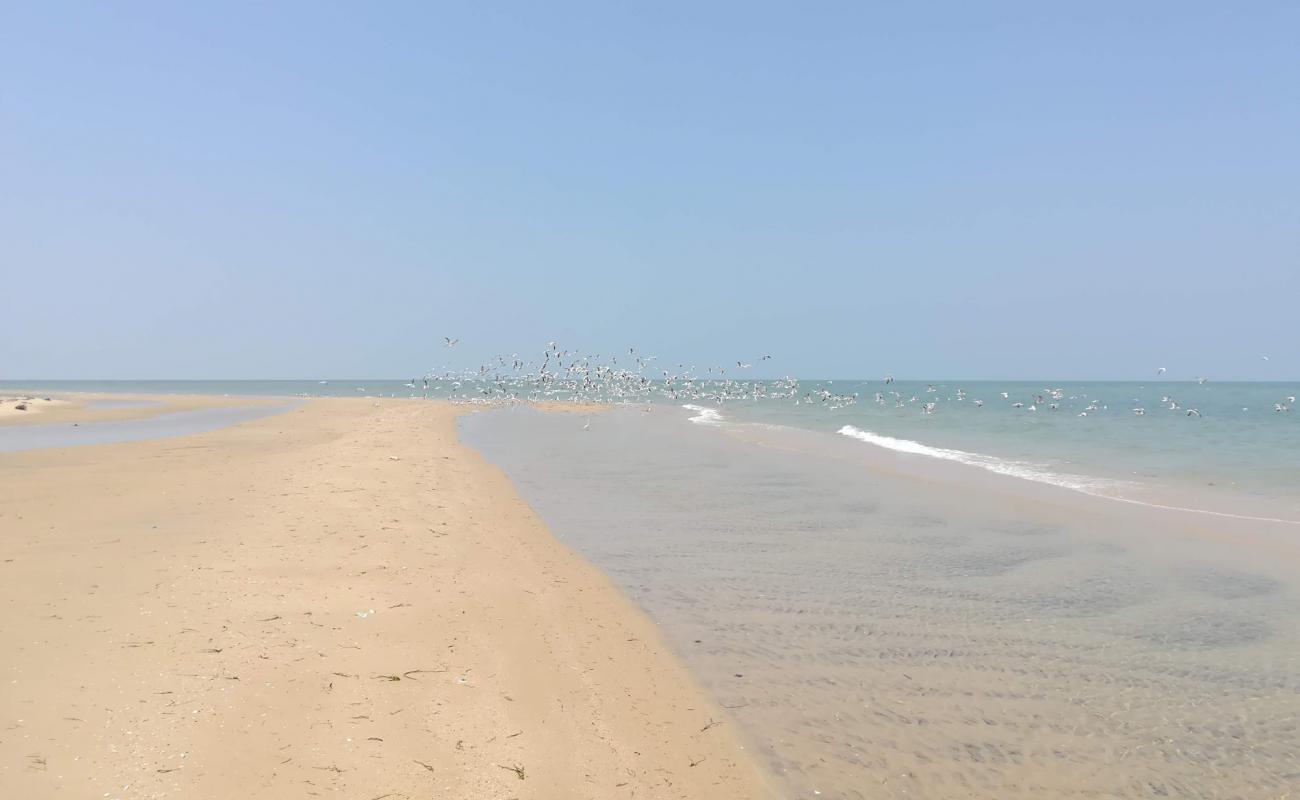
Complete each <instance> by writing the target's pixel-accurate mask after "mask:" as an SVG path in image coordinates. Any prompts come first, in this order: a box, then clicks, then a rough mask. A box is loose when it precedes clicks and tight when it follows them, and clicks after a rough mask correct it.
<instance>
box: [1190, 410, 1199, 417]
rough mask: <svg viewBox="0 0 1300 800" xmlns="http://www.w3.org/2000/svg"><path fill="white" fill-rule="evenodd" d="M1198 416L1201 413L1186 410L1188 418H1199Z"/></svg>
mask: <svg viewBox="0 0 1300 800" xmlns="http://www.w3.org/2000/svg"><path fill="white" fill-rule="evenodd" d="M1200 415H1201V412H1199V411H1197V410H1196V409H1194V408H1189V409H1187V416H1189V417H1199V416H1200Z"/></svg>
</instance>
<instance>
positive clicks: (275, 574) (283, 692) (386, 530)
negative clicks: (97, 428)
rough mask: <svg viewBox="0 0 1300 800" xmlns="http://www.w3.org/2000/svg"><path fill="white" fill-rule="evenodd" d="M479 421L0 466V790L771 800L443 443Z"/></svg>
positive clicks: (423, 410) (333, 418)
mask: <svg viewBox="0 0 1300 800" xmlns="http://www.w3.org/2000/svg"><path fill="white" fill-rule="evenodd" d="M212 400H216V401H220V402H225V401H226V400H228V399H227V398H209V401H212ZM87 410H89V409H87ZM102 410H104V411H109V410H115V411H119V412H121V411H125V410H127V409H102ZM132 410H133V411H138V410H139V409H132ZM472 410H473V408H472V407H455V406H452V405H450V404H447V403H437V402H429V403H408V402H404V401H401V400H391V399H384V400H376V399H374V398H371V397H367V398H365V399H321V400H310V401H308V402H306V403H305V404H304V405H303V406H301V407H299V408H298V409H296V410H293V411H288V412H285V413H282V414H277V415H274V416H270V417H264V418H262V419H259V420H256V421H252V422H247V423H243V424H239V425H235V426H232V427H227V428H221V429H219V430H214V431H210V432H207V433H201V434H194V435H189V436H185V437H180V438H169V439H156V440H148V441H137V442H131V443H123V444H111V445H96V446H86V447H72V448H65V449H50V450H30V451H23V452H15V453H9V454H4V455H0V479H2V480H3V488H0V524H2V525H3V527H4V529H5V530H6V534H7V535H6V536H5V537H4V538H3V539H0V575H3V576H4V578H5V579H4V580H3V581H0V599H2V600H3V602H4V604H5V607H6V610H7V614H6V617H5V620H4V621H3V622H0V641H3V642H4V644H5V646H4V647H3V648H0V654H2V655H0V678H3V679H4V680H3V681H0V701H2V702H0V707H3V708H4V709H6V710H7V712H8V714H7V715H8V716H10V717H11V718H10V719H7V720H6V725H5V726H4V727H5V730H4V731H3V732H2V733H0V786H4V787H6V792H12V793H14V794H15V795H16V796H31V797H36V796H52V795H63V794H77V795H81V794H84V795H87V796H89V795H90V794H91V793H92V792H93V796H96V797H101V796H103V797H162V796H267V795H268V794H277V793H280V794H285V793H289V794H302V793H305V792H307V791H341V792H346V793H349V794H350V795H357V796H360V795H363V794H364V795H365V796H377V795H384V794H385V793H396V794H397V795H398V796H400V795H401V794H403V793H405V794H409V795H410V796H428V795H429V794H431V793H433V794H441V795H446V796H466V797H477V796H502V797H506V796H518V797H521V798H523V797H592V798H601V797H632V796H636V797H664V798H669V797H710V798H713V797H720V798H728V797H733V798H750V797H765V796H773V790H772V785H771V783H770V782H769V779H770V776H768V775H767V774H766V772H765V771H764V770H763V769H762V768H761V767H760V766H759V765H758V764H757V763H756V762H755V759H754V756H753V754H752V753H751V752H749V751H747V750H746V749H745V746H744V742H743V740H742V738H741V737H740V735H739V733H738V732H737V731H736V730H735V726H733V725H727V724H722V725H718V724H716V723H717V722H718V721H725V720H727V719H728V716H727V714H726V712H725V711H723V710H721V709H720V708H719V707H718V706H717V705H716V703H714V702H713V701H712V700H711V699H709V698H708V696H707V695H706V694H705V692H704V691H703V690H702V689H701V688H700V687H699V685H698V684H697V683H696V681H695V679H694V678H693V676H691V675H690V674H689V673H688V672H687V670H686V668H685V667H684V666H682V665H681V663H680V662H679V661H678V660H677V659H676V658H675V657H674V656H673V655H672V654H671V651H670V650H669V649H668V648H667V646H666V645H664V643H663V641H662V639H661V637H660V634H659V632H658V630H657V628H656V626H655V625H654V624H653V623H652V622H650V620H649V619H648V618H647V617H646V616H645V615H644V613H643V612H641V611H640V610H639V609H637V608H636V607H635V606H634V605H633V604H632V603H631V601H630V600H628V599H627V598H626V597H625V596H624V595H623V594H622V592H621V591H619V590H618V589H617V588H616V587H615V585H614V584H613V583H612V582H611V581H610V580H609V579H608V578H607V577H605V575H604V574H603V573H601V572H600V571H599V570H598V569H597V568H595V567H594V566H592V565H590V564H589V563H587V562H586V561H585V560H583V559H582V558H581V557H580V556H578V555H576V554H575V553H574V552H573V551H572V550H570V549H569V548H568V547H566V546H565V545H563V544H562V543H560V542H559V541H558V540H556V539H555V538H554V537H552V536H551V534H550V533H549V532H548V531H547V529H546V528H545V527H544V526H543V525H542V523H541V522H540V521H539V520H538V518H537V517H536V515H535V514H534V513H533V511H532V510H531V509H530V508H529V506H528V505H527V504H526V503H525V502H524V501H522V500H521V499H520V498H519V496H518V495H517V494H516V493H515V491H514V488H513V486H512V485H511V484H510V482H509V480H508V479H507V478H506V477H505V476H504V475H503V474H502V473H501V472H500V471H499V470H497V469H496V468H495V467H493V466H491V465H489V464H488V463H487V462H486V461H484V460H483V459H482V457H481V456H479V455H478V454H477V453H475V452H474V451H472V450H471V449H469V448H468V447H466V446H464V445H462V444H461V443H460V442H459V441H458V438H457V434H456V422H455V421H456V419H457V418H458V417H459V416H461V415H462V414H464V413H466V412H468V411H472ZM69 497H76V498H77V502H76V503H69V502H66V501H67V498H69ZM367 793H368V794H367Z"/></svg>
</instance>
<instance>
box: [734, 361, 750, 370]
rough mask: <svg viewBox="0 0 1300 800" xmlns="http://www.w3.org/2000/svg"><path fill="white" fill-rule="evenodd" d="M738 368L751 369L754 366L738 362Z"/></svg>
mask: <svg viewBox="0 0 1300 800" xmlns="http://www.w3.org/2000/svg"><path fill="white" fill-rule="evenodd" d="M736 366H737V367H739V368H740V369H749V368H750V367H751V366H753V365H752V364H742V363H740V362H739V361H737V362H736Z"/></svg>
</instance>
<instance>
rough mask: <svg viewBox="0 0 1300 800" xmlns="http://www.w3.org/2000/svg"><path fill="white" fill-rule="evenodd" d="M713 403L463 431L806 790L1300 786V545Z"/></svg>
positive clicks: (1141, 792)
mask: <svg viewBox="0 0 1300 800" xmlns="http://www.w3.org/2000/svg"><path fill="white" fill-rule="evenodd" d="M690 405H691V406H694V407H692V408H686V409H682V408H657V407H656V408H652V410H651V412H650V413H647V412H646V411H645V410H644V407H641V406H637V407H633V408H627V409H622V410H616V411H611V412H607V413H598V414H593V415H591V416H590V417H585V416H584V415H574V414H554V413H551V414H548V413H543V412H538V411H534V410H530V409H524V408H513V409H502V410H489V411H484V412H481V413H477V414H472V415H469V416H467V417H464V418H462V421H461V434H462V438H463V440H464V441H466V443H468V444H469V445H471V446H473V447H475V448H477V449H479V450H480V452H482V453H483V454H484V455H485V456H486V457H487V458H488V459H489V460H491V461H492V462H493V463H495V464H497V465H498V466H499V467H501V468H502V469H503V470H504V471H505V472H506V473H507V474H508V475H509V476H510V478H511V479H512V481H514V483H515V484H516V486H517V487H518V488H519V490H520V492H521V493H522V494H523V496H524V497H525V498H526V499H527V500H528V501H529V503H530V504H531V505H532V506H533V507H534V508H535V509H536V510H537V512H538V513H539V514H540V515H541V516H542V518H543V519H544V521H545V522H546V523H547V525H548V526H549V527H550V529H551V530H552V532H554V534H555V535H556V536H557V537H559V538H560V539H561V540H563V541H564V542H565V543H566V544H568V545H569V546H570V547H573V548H574V549H575V550H577V551H578V552H580V553H582V554H583V555H584V556H586V557H587V558H588V559H590V560H591V561H593V562H594V563H595V564H597V565H598V566H600V567H601V568H602V569H603V570H605V571H606V572H607V573H608V574H609V575H610V576H611V577H612V578H613V579H614V580H615V581H616V582H618V583H619V584H620V585H621V586H622V587H623V588H624V590H625V591H627V592H628V594H629V595H630V596H631V597H632V598H633V599H634V600H635V601H636V602H637V603H638V604H639V605H640V606H641V607H642V608H644V609H645V611H646V612H647V613H648V614H649V615H650V616H651V617H652V618H653V619H654V620H655V621H656V622H657V623H658V624H659V626H660V628H661V630H662V631H663V634H664V636H665V638H666V639H667V641H668V643H669V644H670V646H671V647H672V648H673V649H674V650H675V651H676V652H677V653H678V655H679V656H680V657H681V658H682V659H683V660H684V661H685V662H686V663H687V664H688V665H689V666H690V667H691V668H692V670H693V671H694V672H695V674H696V675H697V676H698V677H699V678H700V680H701V681H702V683H703V684H704V685H705V687H706V688H707V689H708V690H709V691H711V692H712V693H713V694H714V696H715V697H716V699H717V700H718V702H719V703H720V704H721V705H722V706H723V707H724V708H726V709H727V710H728V714H729V715H730V716H729V718H728V719H727V720H726V724H733V725H736V726H739V727H740V729H741V731H742V733H743V734H744V735H745V736H746V737H748V738H749V740H750V741H751V742H752V743H753V745H754V747H755V748H756V749H757V751H758V752H759V753H760V754H761V755H762V757H763V758H764V759H765V760H766V761H767V763H768V764H769V765H770V766H771V768H772V770H773V772H774V773H775V774H777V775H778V776H779V777H780V779H781V780H782V781H783V783H784V787H785V789H786V792H785V793H786V796H788V797H792V798H815V797H833V798H936V799H944V800H946V799H947V798H953V797H965V798H998V799H999V800H1001V799H1002V798H1036V799H1043V798H1046V799H1048V800H1052V799H1054V798H1084V797H1089V798H1095V797H1106V798H1149V797H1178V798H1259V799H1260V800H1263V799H1264V798H1278V797H1286V796H1288V793H1294V791H1295V790H1296V789H1297V787H1300V529H1297V528H1296V527H1295V526H1291V525H1286V524H1279V523H1265V522H1258V521H1251V520H1243V519H1239V518H1231V517H1219V516H1209V517H1203V518H1202V517H1201V516H1198V515H1195V514H1188V513H1184V512H1175V511H1167V510H1163V509H1158V508H1151V507H1147V506H1141V505H1135V504H1128V503H1117V502H1113V501H1111V500H1108V499H1106V498H1102V497H1095V496H1089V495H1087V494H1085V493H1081V492H1078V491H1071V490H1069V489H1065V488H1061V487H1057V486H1051V485H1044V484H1042V483H1039V482H1037V481H1027V480H1021V479H1019V478H1016V477H1013V476H1009V475H1006V474H998V473H997V472H993V471H989V470H987V469H981V468H976V467H972V466H962V465H960V464H956V463H950V462H949V461H947V460H944V459H928V457H927V456H924V455H898V454H896V453H894V452H890V451H889V450H881V449H879V448H875V447H870V446H868V445H867V444H866V443H864V442H862V441H859V440H857V439H855V438H852V437H849V436H844V435H840V434H838V433H836V430H837V429H836V428H835V424H836V422H839V420H835V421H825V422H821V423H818V424H817V425H816V426H815V427H817V428H819V430H813V429H811V428H812V427H814V426H809V428H799V427H795V426H789V425H786V424H784V423H785V422H788V420H786V419H782V424H780V425H771V424H769V423H762V424H761V425H759V426H755V425H754V424H752V423H737V422H734V421H728V420H729V419H734V417H735V416H740V415H739V414H737V413H735V411H736V410H735V409H731V408H730V407H726V408H724V410H723V411H722V412H718V411H716V410H713V409H711V408H710V406H708V405H705V404H696V403H691V404H690ZM728 412H732V413H730V414H729V413H728ZM750 412H751V413H753V412H754V409H750ZM758 413H761V411H759V412H758ZM963 413H964V412H963ZM771 416H775V415H769V418H770V417H771ZM756 417H757V414H756ZM859 419H860V418H859ZM584 426H585V427H584ZM896 432H897V433H902V431H896ZM963 444H965V445H966V446H968V447H970V446H972V444H970V443H967V442H963ZM900 459H902V460H905V461H908V462H911V463H913V465H914V466H915V465H919V469H915V470H910V471H900V470H899V469H897V468H896V467H897V464H896V462H897V461H899V460H900ZM926 464H929V465H930V467H929V468H927V467H926Z"/></svg>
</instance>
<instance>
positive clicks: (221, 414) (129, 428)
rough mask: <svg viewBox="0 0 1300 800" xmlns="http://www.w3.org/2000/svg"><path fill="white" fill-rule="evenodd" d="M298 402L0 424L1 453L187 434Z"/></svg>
mask: <svg viewBox="0 0 1300 800" xmlns="http://www.w3.org/2000/svg"><path fill="white" fill-rule="evenodd" d="M295 405H296V403H287V404H282V405H258V406H243V407H234V408H202V409H195V410H192V411H176V412H173V413H170V414H159V415H157V416H154V417H146V418H144V419H126V420H108V421H103V422H81V423H76V424H73V423H71V422H55V423H48V424H40V425H15V426H4V427H0V453H6V452H15V451H18V450H40V449H44V448H49V447H77V446H80V445H90V444H114V443H117V442H134V441H140V440H142V439H162V438H167V437H171V436H187V435H189V434H192V433H203V432H205V431H211V430H216V429H217V428H224V427H226V426H227V425H235V424H237V423H240V422H248V421H250V420H254V419H259V418H261V417H267V416H270V415H272V414H279V413H281V412H283V411H288V410H289V409H291V408H293V407H294V406H295Z"/></svg>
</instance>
